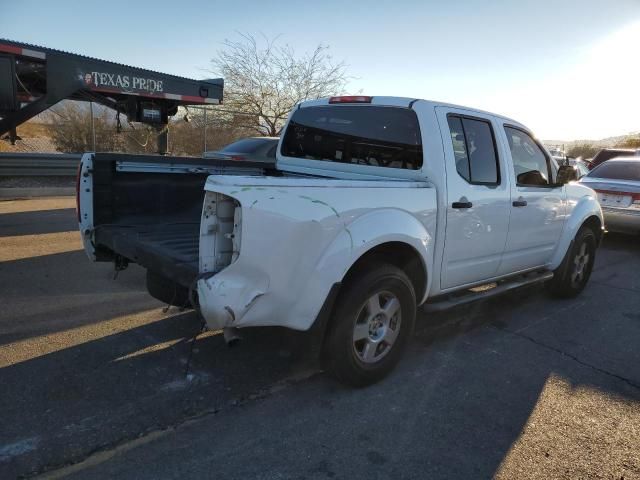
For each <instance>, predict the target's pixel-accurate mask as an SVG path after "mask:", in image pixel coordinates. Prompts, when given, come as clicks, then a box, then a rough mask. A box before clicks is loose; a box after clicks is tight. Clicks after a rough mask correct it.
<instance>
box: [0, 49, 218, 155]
mask: <svg viewBox="0 0 640 480" xmlns="http://www.w3.org/2000/svg"><path fill="white" fill-rule="evenodd" d="M223 86H224V83H223V80H222V79H220V78H218V79H211V80H192V79H189V78H183V77H178V76H175V75H168V74H164V73H159V72H155V71H152V70H145V69H142V68H137V67H132V66H128V65H122V64H119V63H114V62H110V61H105V60H99V59H97V58H91V57H86V56H84V55H77V54H73V53H68V52H63V51H60V50H54V49H51V48H45V47H39V46H35V45H29V44H25V43H20V42H15V41H11V40H4V39H0V135H4V134H5V133H9V138H10V140H11V141H12V143H13V142H15V139H16V137H17V135H16V127H18V126H19V125H20V124H22V123H24V122H25V121H27V120H29V119H30V118H32V117H34V116H35V115H38V114H39V113H41V112H43V111H45V110H46V109H48V108H49V107H51V106H53V105H55V104H56V103H58V102H60V101H61V100H65V99H69V100H83V101H91V102H96V103H99V104H102V105H105V106H108V107H111V108H113V109H114V110H116V111H117V112H118V113H122V114H124V115H126V116H127V117H128V119H129V120H130V121H132V122H142V123H147V124H152V125H156V126H157V128H158V132H159V135H158V152H159V153H162V154H166V153H167V149H168V136H167V129H166V125H167V124H168V121H169V117H170V116H173V115H175V114H176V113H177V110H178V107H179V106H181V105H196V104H214V105H215V104H219V103H221V102H222V95H223Z"/></svg>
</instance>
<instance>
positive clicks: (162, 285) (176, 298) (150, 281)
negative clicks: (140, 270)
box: [147, 270, 191, 307]
mask: <svg viewBox="0 0 640 480" xmlns="http://www.w3.org/2000/svg"><path fill="white" fill-rule="evenodd" d="M147 291H148V292H149V294H150V295H151V296H152V297H153V298H156V299H158V300H160V301H161V302H162V303H166V304H167V305H174V306H176V307H189V306H191V302H190V301H189V289H188V288H185V287H183V286H182V285H180V284H178V283H176V282H174V281H173V280H169V279H168V278H167V277H165V276H163V275H160V274H159V273H156V272H152V271H151V270H147Z"/></svg>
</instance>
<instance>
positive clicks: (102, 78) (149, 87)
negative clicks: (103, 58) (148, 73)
mask: <svg viewBox="0 0 640 480" xmlns="http://www.w3.org/2000/svg"><path fill="white" fill-rule="evenodd" d="M84 81H85V83H86V84H87V85H92V86H93V87H96V88H97V87H114V88H123V89H130V88H131V89H135V90H145V91H147V92H162V80H154V79H152V78H141V77H130V76H129V75H117V74H115V73H104V72H91V73H86V74H85V76H84Z"/></svg>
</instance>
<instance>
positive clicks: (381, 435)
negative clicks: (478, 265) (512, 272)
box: [0, 198, 640, 479]
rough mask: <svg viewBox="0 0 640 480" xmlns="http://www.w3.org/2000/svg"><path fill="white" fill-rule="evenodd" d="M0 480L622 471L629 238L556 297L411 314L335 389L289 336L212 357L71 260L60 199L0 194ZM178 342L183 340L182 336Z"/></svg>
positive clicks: (633, 370) (126, 274) (638, 424)
mask: <svg viewBox="0 0 640 480" xmlns="http://www.w3.org/2000/svg"><path fill="white" fill-rule="evenodd" d="M0 305H1V306H2V308H0V388H1V392H2V395H0V478H2V479H4V478H15V477H29V476H38V475H41V476H42V477H43V478H92V479H93V478H141V479H152V478H153V479H156V478H187V477H189V478H202V477H206V478H243V479H246V478H260V479H280V478H287V479H288V478H291V479H303V478H304V479H316V478H318V479H320V478H394V479H395V478H398V479H402V478H407V479H408V478H416V479H417V478H421V479H422V478H429V479H438V478H443V479H444V478H446V479H452V478H460V479H470V478H474V479H475V478H492V477H495V478H504V479H512V478H525V479H526V478H545V479H546V478H612V479H614V478H615V479H621V478H624V479H631V478H640V348H638V347H639V346H640V241H639V240H638V238H637V237H636V238H633V237H625V236H622V235H607V237H606V239H605V242H604V244H603V246H602V248H601V249H600V250H599V251H598V257H597V262H596V268H595V271H594V273H593V276H592V280H591V282H590V283H589V285H588V287H587V289H586V290H585V291H584V292H583V294H582V295H580V296H579V297H578V298H576V299H573V300H553V299H550V298H549V297H548V296H547V295H546V294H545V292H544V290H543V289H541V288H533V289H532V288H529V289H526V290H523V291H520V292H515V293H512V294H509V295H506V296H503V297H501V298H500V299H496V300H493V301H490V302H484V303H482V304H474V305H472V306H469V307H465V308H458V309H455V310H452V311H449V312H446V313H442V314H437V315H434V314H431V315H428V316H427V315H424V314H422V315H421V316H420V318H419V325H418V328H417V331H416V334H415V335H414V338H413V340H412V342H411V344H410V346H409V349H408V352H407V355H406V356H405V358H404V359H403V361H402V362H401V364H400V365H399V366H398V368H397V370H396V371H394V372H393V373H392V375H391V376H390V377H389V378H388V379H386V380H385V381H383V382H381V383H379V384H377V385H374V386H372V387H369V388H366V389H360V390H352V389H348V388H345V387H343V386H341V385H339V384H337V383H336V382H334V381H333V380H332V379H331V378H330V377H328V376H327V375H325V374H324V373H323V372H321V371H319V370H318V369H317V366H316V365H315V364H314V363H313V362H312V361H311V360H310V359H309V358H307V357H306V356H305V355H303V353H304V352H301V348H300V345H301V341H300V337H299V336H298V335H293V334H290V333H289V332H287V331H284V330H282V329H275V328H274V329H252V330H247V331H246V333H245V339H244V340H243V341H242V342H241V343H240V344H239V345H238V346H237V347H234V348H228V347H227V346H226V345H225V344H224V342H223V340H222V338H221V335H220V334H219V333H217V332H205V333H203V334H200V335H198V333H199V332H200V327H201V324H200V320H199V319H198V318H197V316H196V315H195V314H194V313H193V312H189V311H179V310H177V309H174V308H171V309H169V310H166V309H165V308H164V306H163V305H162V304H160V303H159V302H157V301H156V300H154V299H153V298H151V297H149V296H148V294H147V293H146V290H145V286H144V271H143V270H142V269H141V268H139V267H137V266H135V265H132V266H130V267H129V268H128V269H127V270H125V271H123V272H120V273H119V275H118V276H117V278H116V279H114V271H113V266H112V265H110V264H108V263H100V264H95V263H92V262H90V261H89V259H88V258H87V257H86V255H85V254H84V252H83V251H82V250H81V244H80V237H79V234H78V233H77V232H76V222H75V211H74V209H73V199H71V198H63V199H33V200H21V201H0ZM196 335H198V337H197V339H196V340H195V341H194V337H195V336H196Z"/></svg>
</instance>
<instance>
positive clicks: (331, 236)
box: [198, 176, 436, 330]
mask: <svg viewBox="0 0 640 480" xmlns="http://www.w3.org/2000/svg"><path fill="white" fill-rule="evenodd" d="M205 189H206V190H207V191H209V192H219V193H222V194H224V195H227V196H229V197H232V198H234V199H236V200H237V201H238V202H239V203H240V205H241V208H242V225H241V235H242V245H241V248H240V253H239V255H238V257H237V259H236V260H235V261H234V262H232V263H231V264H230V265H229V266H227V267H226V268H225V269H223V270H222V271H220V272H219V273H217V274H215V275H213V276H211V277H210V278H208V279H201V280H200V281H199V282H198V295H199V299H200V308H201V311H202V314H203V316H204V317H205V319H206V320H207V322H208V323H209V325H210V326H211V327H212V328H221V327H246V326H258V325H281V326H285V327H289V328H293V329H296V330H307V329H308V328H310V327H311V325H312V324H313V322H314V320H315V318H316V317H317V315H318V313H319V311H320V309H321V307H322V305H323V303H324V301H325V299H326V297H327V294H328V293H329V291H330V289H331V287H332V286H333V284H334V283H336V282H339V281H341V280H342V278H343V277H344V275H345V274H346V273H347V271H348V270H349V267H350V266H351V265H352V264H353V263H354V262H355V261H356V260H357V259H358V258H360V256H361V255H362V254H363V253H365V252H366V251H368V250H370V249H371V248H373V247H375V246H376V245H380V244H382V243H386V242H392V241H397V242H403V243H406V244H408V245H411V246H412V247H413V248H414V249H415V250H416V252H418V254H419V255H420V257H421V258H422V261H423V263H424V267H425V268H426V269H427V270H430V269H431V268H432V265H433V254H434V252H433V245H434V239H433V237H432V235H431V234H430V233H429V232H433V231H435V229H436V228H435V227H436V207H435V205H436V198H435V197H436V192H435V189H434V188H433V187H431V186H430V185H429V184H428V183H426V182H422V183H419V182H403V181H378V182H376V181H373V182H372V181H358V180H325V179H311V178H295V177H286V178H269V177H238V176H219V177H209V180H208V181H207V184H206V186H205ZM208 196H209V195H207V197H208ZM206 201H207V199H206V197H205V202H206ZM418 295H419V296H420V297H421V298H423V297H425V296H426V291H425V292H418Z"/></svg>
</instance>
